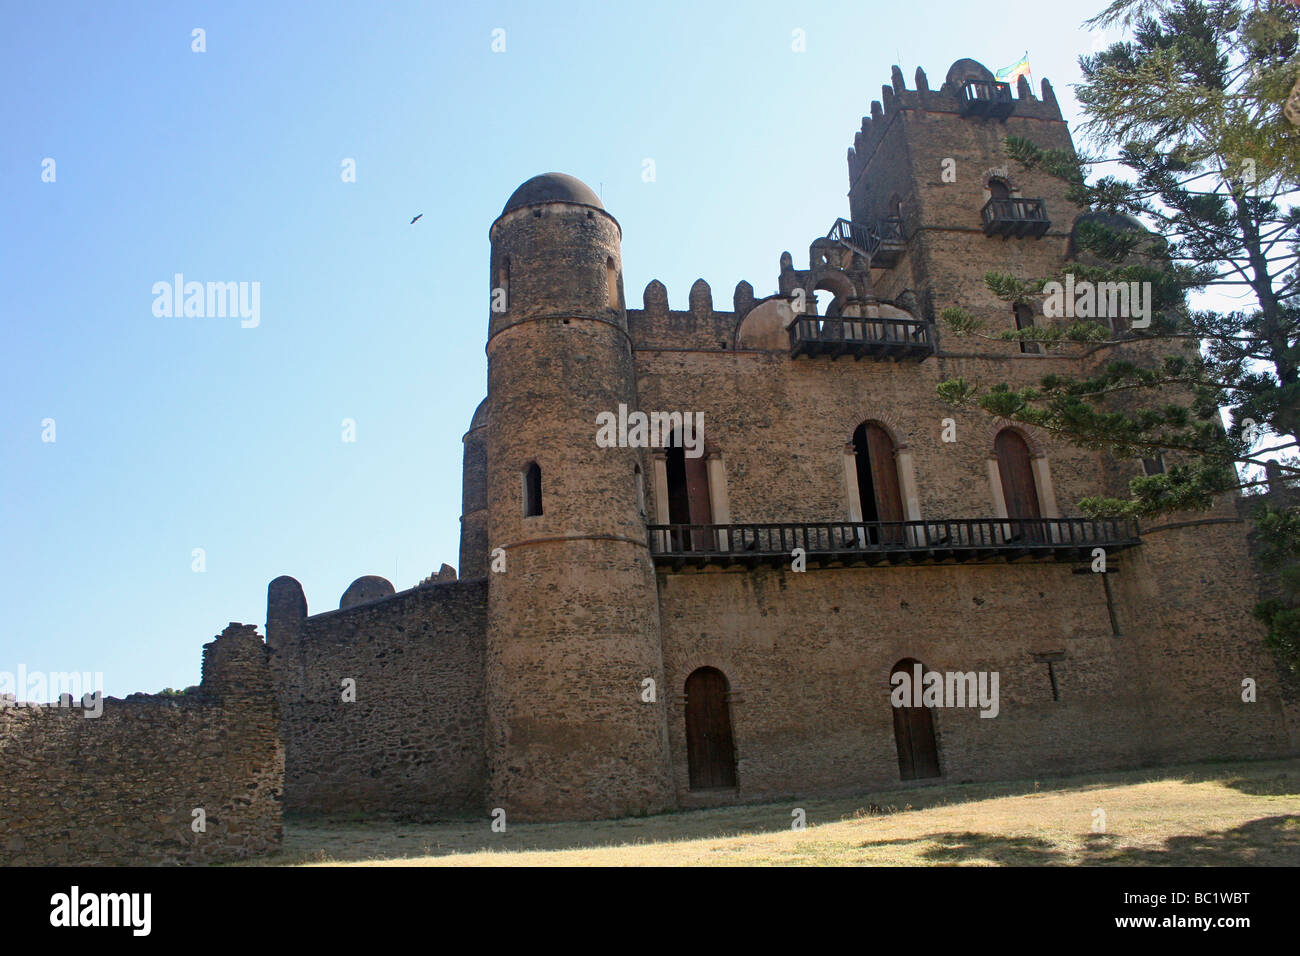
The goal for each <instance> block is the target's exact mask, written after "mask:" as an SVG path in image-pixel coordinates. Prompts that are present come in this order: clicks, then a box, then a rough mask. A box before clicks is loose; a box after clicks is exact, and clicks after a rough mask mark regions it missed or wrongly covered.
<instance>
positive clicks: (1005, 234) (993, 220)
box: [980, 198, 1052, 239]
mask: <svg viewBox="0 0 1300 956" xmlns="http://www.w3.org/2000/svg"><path fill="white" fill-rule="evenodd" d="M980 218H981V219H982V220H983V221H984V235H986V236H1001V237H1002V238H1003V239H1007V238H1009V237H1011V236H1016V237H1017V238H1019V237H1021V236H1033V237H1034V238H1035V239H1037V238H1039V237H1041V236H1042V235H1044V234H1045V233H1046V232H1047V230H1048V229H1049V228H1051V225H1052V221H1051V220H1050V219H1048V218H1047V208H1046V207H1045V206H1044V205H1043V201H1042V200H1041V199H1019V198H1013V199H990V200H989V201H988V202H986V203H985V204H984V208H983V209H981V210H980Z"/></svg>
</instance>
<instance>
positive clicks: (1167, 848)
mask: <svg viewBox="0 0 1300 956" xmlns="http://www.w3.org/2000/svg"><path fill="white" fill-rule="evenodd" d="M1117 842H1118V836H1117V835H1116V834H1111V833H1090V834H1088V835H1087V837H1085V845H1084V849H1083V851H1082V853H1081V854H1080V855H1078V856H1073V857H1072V856H1071V855H1069V854H1067V853H1065V852H1063V851H1062V850H1060V849H1058V848H1057V847H1056V846H1055V845H1054V844H1053V843H1051V842H1050V841H1048V840H1043V839H1040V838H1038V837H1017V836H1003V835H1000V834H994V833H973V832H965V833H935V834H929V835H927V836H924V837H920V838H917V839H906V840H880V841H867V842H866V843H863V844H861V845H862V846H863V847H877V846H909V845H910V846H917V845H919V844H925V843H937V844H938V845H937V846H930V847H927V848H926V849H923V850H921V851H920V852H919V853H918V856H919V857H920V858H921V859H923V860H926V861H928V862H931V863H935V864H939V865H961V864H998V865H1002V866H1061V865H1070V866H1300V817H1297V816H1277V817H1264V818H1262V819H1259V820H1251V821H1250V822H1248V823H1244V824H1242V825H1241V826H1238V827H1233V828H1232V829H1230V830H1219V831H1216V832H1212V833H1203V834H1198V835H1195V836H1175V837H1170V838H1169V839H1167V840H1165V842H1164V845H1163V846H1161V847H1151V848H1143V849H1116V848H1115V846H1116V843H1117Z"/></svg>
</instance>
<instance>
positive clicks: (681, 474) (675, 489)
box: [665, 431, 713, 551]
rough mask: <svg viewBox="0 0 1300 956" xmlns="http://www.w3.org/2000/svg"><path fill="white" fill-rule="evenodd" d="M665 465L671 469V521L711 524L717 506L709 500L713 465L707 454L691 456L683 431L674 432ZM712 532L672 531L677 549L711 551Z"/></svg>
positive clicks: (679, 523) (680, 523)
mask: <svg viewBox="0 0 1300 956" xmlns="http://www.w3.org/2000/svg"><path fill="white" fill-rule="evenodd" d="M665 457H666V462H665V466H666V469H667V472H668V523H669V524H673V525H682V524H687V525H692V526H699V525H711V524H713V507H712V505H711V504H710V503H709V466H708V462H707V460H706V459H705V457H704V456H703V455H701V456H700V457H698V458H688V457H687V456H686V449H684V448H683V447H682V439H681V433H680V432H677V431H674V432H673V436H672V440H671V443H670V444H669V446H668V451H667V454H666V456H665ZM711 535H712V532H711V531H708V530H693V531H692V532H691V533H690V534H682V533H681V532H680V531H679V530H678V529H674V530H673V531H672V535H671V536H672V546H673V549H674V550H687V551H711V550H713V546H712V537H711Z"/></svg>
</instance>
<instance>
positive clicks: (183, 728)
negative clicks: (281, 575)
mask: <svg viewBox="0 0 1300 956" xmlns="http://www.w3.org/2000/svg"><path fill="white" fill-rule="evenodd" d="M0 768H2V769H0V864H5V865H11V866H23V865H26V866H39V865H90V864H108V865H127V864H146V863H154V864H159V863H164V864H166V863H170V864H177V863H190V864H192V863H215V862H221V861H228V860H236V859H242V858H246V857H253V856H257V855H260V854H263V853H266V852H269V851H271V850H274V849H275V848H277V847H278V846H279V845H280V841H281V837H282V830H281V804H280V799H281V788H282V784H283V775H284V750H283V748H282V747H281V745H280V740H279V709H278V704H277V702H276V700H275V696H274V693H273V684H272V679H271V673H270V665H269V662H268V659H267V650H266V646H265V644H263V642H262V639H261V638H260V637H259V636H258V634H257V630H256V628H255V627H253V626H251V625H248V626H245V625H242V624H231V625H230V626H229V627H227V628H226V629H225V630H224V631H223V632H222V634H221V636H220V637H218V638H217V639H216V640H215V641H213V642H212V643H210V644H208V645H206V647H205V648H204V655H203V681H202V684H201V685H200V686H199V690H198V692H197V693H195V692H191V693H189V694H185V695H182V696H179V697H172V696H162V695H148V694H133V695H131V696H130V697H128V698H126V699H125V700H118V699H116V698H108V699H106V700H104V701H103V713H102V714H101V715H100V716H99V717H90V716H86V715H85V712H83V710H82V709H81V707H79V706H77V707H58V706H53V705H42V706H31V705H23V706H6V707H0ZM196 810H202V811H203V813H202V817H201V819H202V820H203V827H204V828H203V830H202V832H196V830H195V823H196V821H197V820H199V819H200V817H199V816H198V815H196V814H195V811H196Z"/></svg>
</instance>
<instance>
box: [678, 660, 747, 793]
mask: <svg viewBox="0 0 1300 956" xmlns="http://www.w3.org/2000/svg"><path fill="white" fill-rule="evenodd" d="M727 692H728V685H727V678H726V676H725V675H724V674H723V673H722V671H720V670H718V669H717V668H714V667H701V668H699V669H698V670H696V671H694V672H693V673H692V674H691V676H690V677H688V678H686V761H687V764H688V765H689V767H690V775H691V789H692V790H716V789H719V788H725V787H735V786H736V748H735V745H734V742H733V741H732V737H731V712H730V710H729V709H728V705H727Z"/></svg>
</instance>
